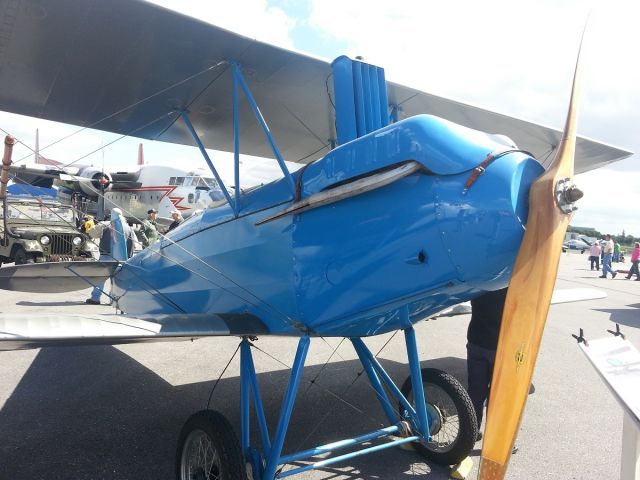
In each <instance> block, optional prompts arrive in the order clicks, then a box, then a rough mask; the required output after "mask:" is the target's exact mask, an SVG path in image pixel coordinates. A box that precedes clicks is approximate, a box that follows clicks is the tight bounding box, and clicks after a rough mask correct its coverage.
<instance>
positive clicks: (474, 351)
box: [467, 343, 496, 428]
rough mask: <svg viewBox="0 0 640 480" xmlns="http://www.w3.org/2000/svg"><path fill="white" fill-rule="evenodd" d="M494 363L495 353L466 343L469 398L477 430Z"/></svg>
mask: <svg viewBox="0 0 640 480" xmlns="http://www.w3.org/2000/svg"><path fill="white" fill-rule="evenodd" d="M495 362H496V351H495V350H489V349H487V348H482V347H479V346H477V345H474V344H473V343H467V379H468V383H469V388H468V389H467V390H468V392H469V397H471V402H472V403H473V408H475V410H476V416H477V418H478V428H480V425H481V424H482V416H483V410H484V403H485V402H486V401H487V398H488V397H489V388H490V386H491V376H492V375H493V365H494V364H495Z"/></svg>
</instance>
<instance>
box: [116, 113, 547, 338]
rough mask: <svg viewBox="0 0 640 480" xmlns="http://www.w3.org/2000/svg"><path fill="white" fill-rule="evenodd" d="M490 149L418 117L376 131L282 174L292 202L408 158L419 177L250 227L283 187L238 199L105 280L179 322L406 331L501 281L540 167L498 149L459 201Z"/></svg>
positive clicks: (124, 303)
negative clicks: (211, 317) (206, 316)
mask: <svg viewBox="0 0 640 480" xmlns="http://www.w3.org/2000/svg"><path fill="white" fill-rule="evenodd" d="M500 148H502V147H501V145H500V144H498V143H496V142H495V141H494V140H493V139H492V138H491V137H489V136H487V135H485V134H483V133H481V132H477V131H474V130H470V129H467V128H464V127H461V126H458V125H455V124H453V123H451V122H447V121H445V120H442V119H438V118H436V117H432V116H427V115H421V116H416V117H412V118H409V119H406V120H402V121H400V122H398V123H395V124H392V125H389V126H387V127H384V128H382V129H380V130H378V131H376V132H375V133H372V134H369V135H365V136H364V137H361V138H358V139H357V140H354V141H351V142H349V143H347V144H345V145H341V146H339V147H337V148H336V149H334V150H332V151H331V152H330V153H329V154H327V155H326V156H325V157H324V158H323V159H321V160H319V161H317V162H315V163H313V164H311V165H309V166H308V167H307V168H306V169H304V171H303V172H300V171H298V172H295V173H294V174H293V178H294V179H295V181H296V182H299V183H300V192H301V195H300V196H301V198H302V199H304V198H307V197H309V196H310V195H312V194H314V193H316V192H319V191H322V190H326V189H328V188H331V186H333V185H336V184H341V183H344V182H347V181H349V180H350V179H354V178H361V177H363V176H365V175H367V173H370V172H373V171H380V170H382V169H385V168H389V167H390V166H393V165H397V164H399V163H402V162H404V161H408V160H415V161H417V162H419V163H420V164H421V165H422V166H423V167H424V173H418V174H414V175H411V176H409V177H405V178H403V179H402V180H399V181H397V182H395V183H393V184H390V185H387V186H385V187H383V188H380V189H377V190H373V191H370V192H367V193H366V194H362V195H359V196H355V197H351V198H348V199H344V200H341V201H340V202H337V203H335V204H332V205H330V206H327V207H322V208H317V209H314V210H309V211H307V212H305V213H303V214H301V215H289V216H284V217H282V218H279V219H277V220H274V221H272V222H268V223H265V224H263V225H260V226H259V227H255V223H256V222H258V221H260V220H262V219H264V218H267V217H269V216H271V215H273V214H274V213H277V212H279V211H281V210H283V209H284V208H285V207H287V206H289V205H291V192H290V188H289V183H288V181H287V180H285V179H281V180H280V181H277V182H274V183H271V184H268V185H265V186H263V187H262V188H259V189H256V190H254V191H251V192H249V193H246V194H244V195H243V197H242V198H243V209H242V214H241V215H239V216H238V217H237V218H235V214H234V211H233V209H232V208H231V207H230V206H229V205H228V204H225V205H223V206H220V207H217V208H214V209H208V210H206V211H205V212H204V213H203V214H202V215H200V216H197V217H195V218H190V219H189V220H187V221H186V222H184V224H183V226H182V227H181V228H180V230H179V231H176V232H175V234H172V236H171V237H172V238H171V240H170V241H169V240H162V241H161V242H159V243H157V244H155V245H153V246H152V247H150V248H147V249H145V250H144V251H143V252H141V253H140V254H138V255H136V256H135V257H134V258H132V259H131V260H129V261H128V262H127V263H126V264H125V266H124V267H123V268H122V269H121V270H120V271H119V272H118V274H117V275H116V276H115V277H114V292H116V294H117V295H118V296H120V297H121V298H120V299H119V306H120V308H121V309H122V310H124V311H125V312H127V313H131V314H142V313H172V312H173V309H172V308H171V304H170V303H168V302H164V301H161V300H160V298H159V297H158V296H157V295H154V294H152V293H150V292H149V291H148V290H149V287H150V286H151V287H153V288H154V289H156V290H157V291H160V292H162V293H163V295H165V297H166V298H169V299H171V301H172V302H173V303H174V304H176V305H179V306H181V307H182V308H183V309H184V310H185V311H186V312H188V313H206V312H232V313H233V312H249V313H252V314H254V315H256V316H258V317H259V318H260V319H261V320H263V321H264V323H265V324H266V325H267V326H268V327H269V330H270V331H271V332H272V333H276V334H278V333H280V334H293V335H300V334H301V333H304V332H308V333H309V334H312V335H315V334H318V335H333V336H340V337H342V336H363V335H374V334H378V333H384V332H388V331H392V330H395V329H401V328H406V326H407V325H406V324H405V323H404V321H403V320H402V318H401V316H400V309H401V308H403V307H407V308H408V311H409V319H410V322H412V323H414V322H416V321H418V320H420V319H422V318H425V317H427V316H428V315H430V314H432V313H435V312H436V311H438V310H440V309H442V308H445V307H447V306H449V305H452V304H455V303H458V302H461V301H466V300H469V299H471V298H473V297H474V296H477V295H478V294H480V293H481V292H482V291H483V290H488V289H495V288H500V287H502V286H505V285H506V284H507V282H508V280H509V277H510V274H511V268H512V265H513V262H514V261H515V256H516V254H517V251H518V248H519V245H520V241H521V239H522V235H523V233H524V223H525V222H526V218H527V194H528V190H529V186H530V185H531V183H532V182H533V181H534V180H535V179H536V177H537V176H538V175H539V174H540V173H541V172H542V171H543V169H542V167H541V166H540V165H539V164H538V163H537V162H536V161H535V160H534V159H532V158H531V157H529V156H528V155H526V154H524V153H521V152H512V153H508V154H505V155H503V156H500V157H499V158H497V159H496V160H495V161H494V162H493V163H492V164H491V165H490V166H489V167H488V168H487V170H486V172H485V173H484V175H482V176H481V177H480V178H479V179H478V180H477V181H476V182H475V184H474V185H473V186H472V187H471V188H470V189H469V191H468V192H467V194H466V195H462V190H463V186H464V183H465V181H466V180H467V178H468V177H469V175H470V173H471V171H472V170H473V168H474V167H475V166H476V165H478V164H479V163H481V162H482V161H483V160H484V158H485V157H486V155H487V153H488V152H492V151H495V150H498V149H500ZM174 242H179V246H178V245H175V244H174ZM189 252H197V255H194V254H189ZM158 253H161V255H158ZM140 276H142V278H145V279H147V280H148V283H149V285H141V284H140V281H139V278H140ZM389 278H393V279H395V280H394V282H391V283H389V282H388V281H387V280H388V279H389ZM294 319H295V320H294Z"/></svg>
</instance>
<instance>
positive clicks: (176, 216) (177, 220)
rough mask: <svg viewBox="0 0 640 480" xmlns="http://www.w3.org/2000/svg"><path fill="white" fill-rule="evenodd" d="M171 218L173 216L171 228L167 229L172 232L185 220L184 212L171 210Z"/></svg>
mask: <svg viewBox="0 0 640 480" xmlns="http://www.w3.org/2000/svg"><path fill="white" fill-rule="evenodd" d="M171 218H173V222H171V225H169V230H167V232H170V231H171V230H173V229H174V228H176V227H177V226H178V225H180V224H181V223H182V222H183V220H184V218H182V214H181V213H180V211H179V210H173V211H172V212H171Z"/></svg>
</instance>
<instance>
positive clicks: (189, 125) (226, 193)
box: [180, 110, 238, 216]
mask: <svg viewBox="0 0 640 480" xmlns="http://www.w3.org/2000/svg"><path fill="white" fill-rule="evenodd" d="M180 116H181V117H182V120H183V121H184V123H185V125H186V126H187V129H188V130H189V132H191V135H192V136H193V139H194V140H195V142H196V145H197V146H198V148H199V149H200V153H201V154H202V156H203V157H204V159H205V161H206V162H207V165H209V169H210V170H211V173H213V176H214V177H215V178H216V181H217V182H218V185H219V186H220V189H221V190H222V193H224V196H225V198H226V199H227V202H229V205H231V206H232V208H233V211H234V214H235V215H236V216H237V214H238V212H237V208H238V206H237V205H234V203H233V202H232V200H231V197H230V196H229V191H228V190H227V187H226V186H225V184H224V183H222V179H221V178H220V175H218V171H217V170H216V167H214V166H213V162H212V161H211V158H209V154H208V153H207V150H206V149H205V147H204V145H203V144H202V141H201V140H200V137H199V136H198V134H197V133H196V131H195V129H194V128H193V124H192V123H191V120H189V115H187V112H185V111H184V110H181V111H180Z"/></svg>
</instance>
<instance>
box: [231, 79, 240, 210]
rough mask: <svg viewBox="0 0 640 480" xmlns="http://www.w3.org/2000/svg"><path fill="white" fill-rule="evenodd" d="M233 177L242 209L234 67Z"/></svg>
mask: <svg viewBox="0 0 640 480" xmlns="http://www.w3.org/2000/svg"><path fill="white" fill-rule="evenodd" d="M232 100H233V178H234V185H235V199H236V201H235V203H236V205H237V210H236V211H240V208H241V205H240V125H239V122H240V112H239V110H238V101H239V98H238V81H237V80H236V69H235V68H234V69H233V99H232Z"/></svg>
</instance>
